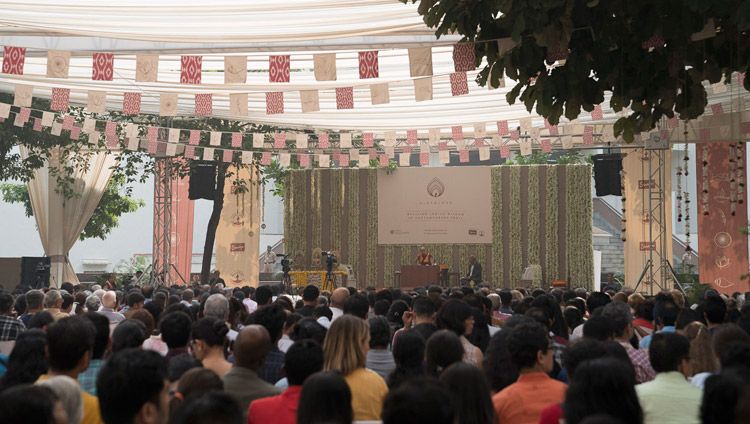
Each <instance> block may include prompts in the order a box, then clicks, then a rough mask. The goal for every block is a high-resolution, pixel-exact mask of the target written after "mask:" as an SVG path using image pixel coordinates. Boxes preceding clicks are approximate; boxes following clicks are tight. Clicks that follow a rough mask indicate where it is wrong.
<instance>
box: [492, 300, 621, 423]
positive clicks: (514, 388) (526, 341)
mask: <svg viewBox="0 0 750 424" xmlns="http://www.w3.org/2000/svg"><path fill="white" fill-rule="evenodd" d="M625 306H626V307H627V305H625ZM506 342H507V344H508V351H509V352H510V356H511V360H512V361H513V364H514V365H515V366H516V368H517V369H518V373H519V377H518V381H516V382H515V383H513V384H511V385H510V386H508V387H506V388H504V389H503V390H502V391H500V392H499V393H497V394H496V395H495V396H493V397H492V403H493V404H494V407H495V415H496V417H497V420H498V422H500V423H504V424H505V423H507V424H524V423H534V424H536V423H537V422H538V421H539V416H540V414H541V412H542V409H544V408H545V407H546V406H547V405H550V404H553V403H556V402H562V400H563V398H564V396H565V389H566V387H567V386H566V385H565V384H564V383H561V382H559V381H556V380H553V379H551V378H550V377H549V376H548V373H549V372H551V371H552V369H553V367H554V350H553V348H552V341H551V340H550V337H549V335H548V331H547V329H546V328H544V327H543V326H542V325H541V324H538V323H536V322H529V323H523V324H520V325H518V326H517V327H516V328H514V329H513V330H511V332H510V333H509V334H508V336H507V339H506Z"/></svg>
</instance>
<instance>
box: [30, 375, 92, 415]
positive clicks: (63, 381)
mask: <svg viewBox="0 0 750 424" xmlns="http://www.w3.org/2000/svg"><path fill="white" fill-rule="evenodd" d="M36 385H37V386H42V387H46V388H48V389H50V390H52V392H53V393H54V394H55V396H56V397H57V399H58V400H59V401H60V404H61V405H62V408H63V409H64V410H65V415H66V417H67V420H66V423H67V424H78V423H80V422H81V419H82V418H83V398H82V396H81V388H80V387H79V386H78V382H76V381H75V380H74V379H72V378H70V377H67V376H64V375H58V376H56V377H50V378H48V379H46V380H43V381H40V382H38V383H36Z"/></svg>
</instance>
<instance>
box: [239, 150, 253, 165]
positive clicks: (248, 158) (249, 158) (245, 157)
mask: <svg viewBox="0 0 750 424" xmlns="http://www.w3.org/2000/svg"><path fill="white" fill-rule="evenodd" d="M242 163H243V164H245V165H249V164H251V163H253V152H242Z"/></svg>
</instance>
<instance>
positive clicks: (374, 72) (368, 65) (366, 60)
mask: <svg viewBox="0 0 750 424" xmlns="http://www.w3.org/2000/svg"><path fill="white" fill-rule="evenodd" d="M379 75H380V71H379V70H378V52H377V50H375V51H369V52H359V78H360V79H368V78H378V76H379Z"/></svg>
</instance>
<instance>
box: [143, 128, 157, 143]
mask: <svg viewBox="0 0 750 424" xmlns="http://www.w3.org/2000/svg"><path fill="white" fill-rule="evenodd" d="M157 137H159V128H158V127H148V132H147V133H146V139H147V140H148V141H156V139H157Z"/></svg>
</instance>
